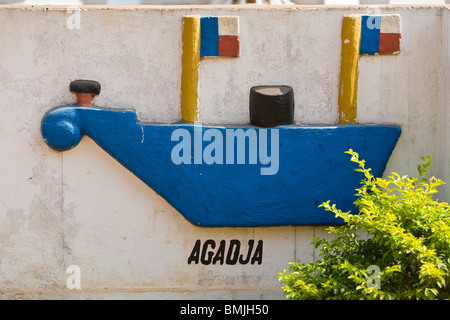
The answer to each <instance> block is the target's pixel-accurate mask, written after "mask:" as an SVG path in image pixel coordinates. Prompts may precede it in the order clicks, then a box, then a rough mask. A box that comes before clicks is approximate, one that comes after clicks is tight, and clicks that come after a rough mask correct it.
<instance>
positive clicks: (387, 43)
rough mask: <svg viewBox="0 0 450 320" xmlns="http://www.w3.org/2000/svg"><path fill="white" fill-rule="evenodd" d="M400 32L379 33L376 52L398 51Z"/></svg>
mask: <svg viewBox="0 0 450 320" xmlns="http://www.w3.org/2000/svg"><path fill="white" fill-rule="evenodd" d="M400 38H401V34H400V33H380V45H379V49H378V54H394V53H398V52H400Z"/></svg>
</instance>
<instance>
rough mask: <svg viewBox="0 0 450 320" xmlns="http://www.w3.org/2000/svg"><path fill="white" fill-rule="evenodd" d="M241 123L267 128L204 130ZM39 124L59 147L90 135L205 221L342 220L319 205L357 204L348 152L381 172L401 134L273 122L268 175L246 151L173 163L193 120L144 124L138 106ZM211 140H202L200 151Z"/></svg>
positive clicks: (61, 112)
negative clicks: (274, 157)
mask: <svg viewBox="0 0 450 320" xmlns="http://www.w3.org/2000/svg"><path fill="white" fill-rule="evenodd" d="M197 128H198V127H197ZM238 128H240V129H243V130H244V131H245V130H248V129H253V130H254V131H255V132H256V133H257V134H258V137H261V136H260V133H261V132H262V131H261V130H266V129H263V128H259V127H252V126H239V125H236V126H206V125H203V126H202V127H201V130H202V133H204V132H205V131H206V130H209V129H217V130H218V131H216V132H220V133H222V135H223V137H225V136H226V132H225V131H226V130H227V129H238ZM41 129H42V135H43V137H44V140H45V141H46V143H47V144H48V145H49V146H50V147H52V148H54V149H56V150H67V149H71V148H73V147H75V146H76V145H77V144H78V142H79V141H80V139H81V137H82V135H83V134H86V135H87V136H89V137H90V138H92V139H93V140H94V141H95V142H96V143H97V144H98V145H99V146H100V147H101V148H102V149H104V150H105V151H106V152H107V153H109V154H110V155H111V156H112V157H113V158H115V159H116V160H117V161H119V162H120V163H121V164H122V165H123V166H125V167H126V168H127V169H128V170H130V171H131V172H132V173H134V174H135V175H136V176H137V177H138V178H139V179H141V180H142V181H143V182H145V183H146V184H147V185H148V186H149V187H151V188H152V189H153V190H154V191H155V192H157V193H158V194H159V195H161V196H162V197H163V198H164V199H165V200H166V201H167V202H168V203H169V204H171V205H172V206H173V207H174V208H175V209H176V210H178V212H179V213H180V214H182V215H183V216H184V217H185V218H186V219H187V220H188V221H190V222H191V223H192V224H194V225H196V226H202V227H260V226H284V225H293V226H299V225H330V224H341V223H342V221H341V220H338V219H336V218H335V217H334V215H333V214H332V213H329V212H325V211H324V210H323V208H319V207H318V206H319V205H320V204H321V203H322V202H324V201H327V200H330V201H331V203H335V204H336V205H337V207H338V208H339V209H341V210H343V211H349V210H355V207H354V205H353V202H354V201H355V199H356V198H355V189H356V188H358V187H359V186H360V182H361V180H362V179H363V176H362V174H361V173H360V172H355V171H354V169H356V168H357V165H356V164H355V163H353V162H351V161H350V156H349V155H348V154H345V151H347V150H348V149H350V148H351V149H353V150H355V151H356V152H358V153H359V154H360V157H361V159H365V160H366V167H369V168H372V173H373V174H374V176H376V177H380V176H382V174H383V172H384V169H385V167H386V164H387V161H388V160H389V157H390V155H391V153H392V151H393V149H394V147H395V145H396V143H397V140H398V138H399V136H400V133H401V130H400V127H398V126H394V125H344V126H339V125H333V126H298V125H289V126H279V127H276V128H274V129H278V133H279V156H278V170H277V172H276V174H272V175H262V174H261V168H264V167H267V166H268V165H264V164H262V163H261V162H259V161H258V163H256V164H249V162H250V161H249V158H248V155H247V158H246V160H245V164H216V163H214V164H206V163H204V161H201V163H199V164H194V163H192V164H184V163H181V164H175V163H174V162H173V158H172V157H171V155H172V151H173V149H174V147H175V146H176V145H177V144H179V141H172V140H173V139H172V134H173V132H174V130H176V129H184V132H189V134H190V136H191V137H192V138H193V139H194V136H195V133H194V130H196V129H195V126H194V125H192V124H185V123H175V124H156V123H141V122H138V121H137V119H136V113H135V112H134V111H129V110H117V109H105V108H98V107H94V108H82V107H79V106H77V105H73V106H65V107H58V108H55V109H53V110H51V111H49V112H48V113H47V114H46V115H45V117H44V119H43V120H42V128H41ZM268 131H270V130H268ZM266 132H267V131H266ZM197 133H198V131H197ZM267 138H268V140H269V141H270V134H269V135H268V137H267ZM192 142H194V141H193V140H192ZM209 143H210V142H205V141H203V149H202V150H204V149H205V147H206V146H208V144H209ZM268 149H269V151H270V150H271V145H269V147H268ZM224 151H225V149H224ZM194 152H195V151H194V150H193V151H192V157H194ZM224 157H225V155H224ZM193 162H194V161H193ZM197 162H198V161H197ZM224 162H225V161H224ZM235 163H236V162H235ZM355 212H356V211H355Z"/></svg>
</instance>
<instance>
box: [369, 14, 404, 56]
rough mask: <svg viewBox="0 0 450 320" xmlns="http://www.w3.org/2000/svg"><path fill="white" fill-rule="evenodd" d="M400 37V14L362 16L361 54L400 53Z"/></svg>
mask: <svg viewBox="0 0 450 320" xmlns="http://www.w3.org/2000/svg"><path fill="white" fill-rule="evenodd" d="M400 39H401V30H400V16H399V15H394V14H392V15H381V16H375V15H363V16H361V45H360V54H368V55H391V54H399V53H400Z"/></svg>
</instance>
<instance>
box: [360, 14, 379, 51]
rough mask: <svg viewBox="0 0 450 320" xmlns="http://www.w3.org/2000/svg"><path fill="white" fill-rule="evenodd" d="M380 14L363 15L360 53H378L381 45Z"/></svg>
mask: <svg viewBox="0 0 450 320" xmlns="http://www.w3.org/2000/svg"><path fill="white" fill-rule="evenodd" d="M380 25H381V17H380V16H362V17H361V45H360V48H359V53H360V54H376V53H378V48H379V46H380Z"/></svg>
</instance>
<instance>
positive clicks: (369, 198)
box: [277, 149, 450, 300]
mask: <svg viewBox="0 0 450 320" xmlns="http://www.w3.org/2000/svg"><path fill="white" fill-rule="evenodd" d="M346 153H348V154H350V155H351V156H352V157H351V161H353V162H356V163H358V164H359V168H358V169H356V171H359V172H362V173H363V174H364V176H365V178H364V180H363V181H362V182H361V184H362V186H361V187H360V188H359V189H356V191H357V194H356V196H357V198H356V201H355V205H356V207H357V208H358V211H359V213H358V214H351V212H342V211H341V210H339V209H337V208H336V206H335V205H330V201H328V202H325V203H323V204H321V206H322V207H324V208H325V210H327V211H331V212H333V213H334V214H335V215H336V216H337V217H341V218H342V219H343V220H344V222H345V224H344V225H342V226H339V227H328V228H327V231H328V232H329V233H333V234H335V235H336V236H335V237H334V240H331V241H326V240H324V239H318V238H315V239H314V241H313V242H312V244H313V245H314V246H315V248H319V247H320V252H321V255H320V259H319V260H318V261H315V262H312V263H308V264H304V263H296V262H291V263H290V267H289V270H286V269H285V270H284V271H283V272H281V273H278V274H277V278H278V279H279V281H280V283H281V284H282V289H283V290H284V294H285V296H286V297H287V298H289V299H294V300H300V299H302V300H303V299H350V300H355V299H449V298H450V289H449V287H450V286H449V285H450V272H449V271H450V210H449V205H448V204H447V203H445V202H438V201H437V200H435V199H434V196H435V195H436V194H437V192H438V191H437V187H438V186H440V185H442V184H444V182H443V181H441V180H439V179H436V178H435V177H431V178H429V179H426V178H425V177H424V175H425V174H427V173H428V172H429V171H428V170H427V168H428V167H429V166H430V165H431V164H432V161H433V159H431V158H430V156H427V157H426V158H424V157H422V161H423V164H422V165H419V166H418V172H419V177H418V178H415V177H409V176H400V175H398V174H397V173H392V174H391V175H390V176H389V177H388V178H387V179H381V178H374V176H373V175H372V174H371V173H370V169H366V168H365V162H364V160H360V159H359V155H358V154H357V153H356V152H354V151H353V150H351V149H350V150H349V151H347V152H346Z"/></svg>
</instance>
